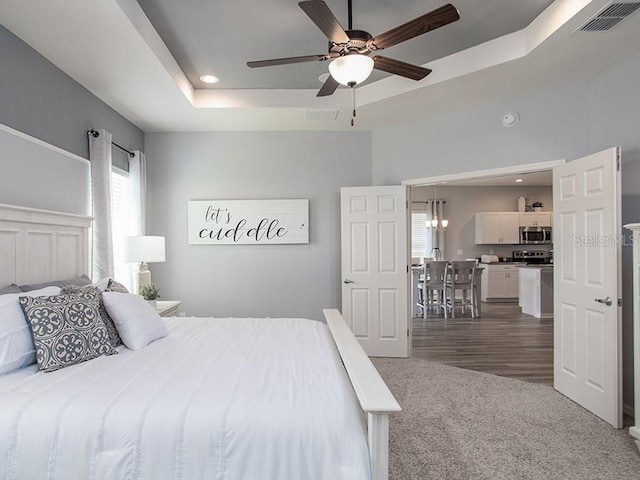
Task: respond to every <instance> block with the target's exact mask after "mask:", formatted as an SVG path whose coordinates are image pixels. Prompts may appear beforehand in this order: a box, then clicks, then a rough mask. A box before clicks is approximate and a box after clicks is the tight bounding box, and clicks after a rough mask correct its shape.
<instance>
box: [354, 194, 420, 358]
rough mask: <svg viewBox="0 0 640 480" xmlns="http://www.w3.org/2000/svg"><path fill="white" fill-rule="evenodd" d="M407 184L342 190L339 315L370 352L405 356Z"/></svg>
mask: <svg viewBox="0 0 640 480" xmlns="http://www.w3.org/2000/svg"><path fill="white" fill-rule="evenodd" d="M407 196H408V195H407V187H406V186H404V185H398V186H387V187H349V188H343V189H341V210H342V215H341V218H342V222H341V226H342V231H341V238H342V315H343V317H344V319H345V321H346V322H347V324H348V325H349V327H350V328H351V330H352V331H353V333H354V334H355V336H356V338H357V339H358V340H359V341H360V344H361V345H362V347H363V348H364V350H365V351H366V352H367V354H368V355H370V356H384V357H407V356H409V354H410V342H409V322H408V318H409V281H410V275H409V249H408V245H407V244H408V239H409V236H408V228H409V224H410V222H409V220H408V218H409V209H408V198H407Z"/></svg>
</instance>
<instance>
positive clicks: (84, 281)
mask: <svg viewBox="0 0 640 480" xmlns="http://www.w3.org/2000/svg"><path fill="white" fill-rule="evenodd" d="M90 284H91V279H90V278H89V277H87V276H86V275H82V276H81V277H78V278H68V279H66V280H52V281H51V282H44V283H37V284H32V285H29V284H26V285H20V291H22V292H30V291H31V290H39V289H41V288H45V287H60V288H62V287H66V286H67V285H79V286H82V285H90Z"/></svg>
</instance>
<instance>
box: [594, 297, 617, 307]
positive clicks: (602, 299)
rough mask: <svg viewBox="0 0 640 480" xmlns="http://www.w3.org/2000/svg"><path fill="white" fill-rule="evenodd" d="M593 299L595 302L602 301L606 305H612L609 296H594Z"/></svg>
mask: <svg viewBox="0 0 640 480" xmlns="http://www.w3.org/2000/svg"><path fill="white" fill-rule="evenodd" d="M595 300H596V302H598V303H604V304H605V305H606V306H607V307H610V306H611V305H613V300H611V297H607V298H596V299H595Z"/></svg>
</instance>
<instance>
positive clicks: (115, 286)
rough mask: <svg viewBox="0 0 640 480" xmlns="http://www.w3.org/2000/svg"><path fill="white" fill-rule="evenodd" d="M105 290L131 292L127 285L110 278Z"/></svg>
mask: <svg viewBox="0 0 640 480" xmlns="http://www.w3.org/2000/svg"><path fill="white" fill-rule="evenodd" d="M105 292H117V293H129V290H127V287H125V286H124V285H122V284H121V283H120V282H116V281H115V280H113V279H111V278H110V279H109V283H108V284H107V289H106V290H105Z"/></svg>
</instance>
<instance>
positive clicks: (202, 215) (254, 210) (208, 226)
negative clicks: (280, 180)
mask: <svg viewBox="0 0 640 480" xmlns="http://www.w3.org/2000/svg"><path fill="white" fill-rule="evenodd" d="M188 231H189V244H190V245H257V244H258V245H260V244H282V243H309V200H308V199H302V200H189V202H188Z"/></svg>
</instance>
